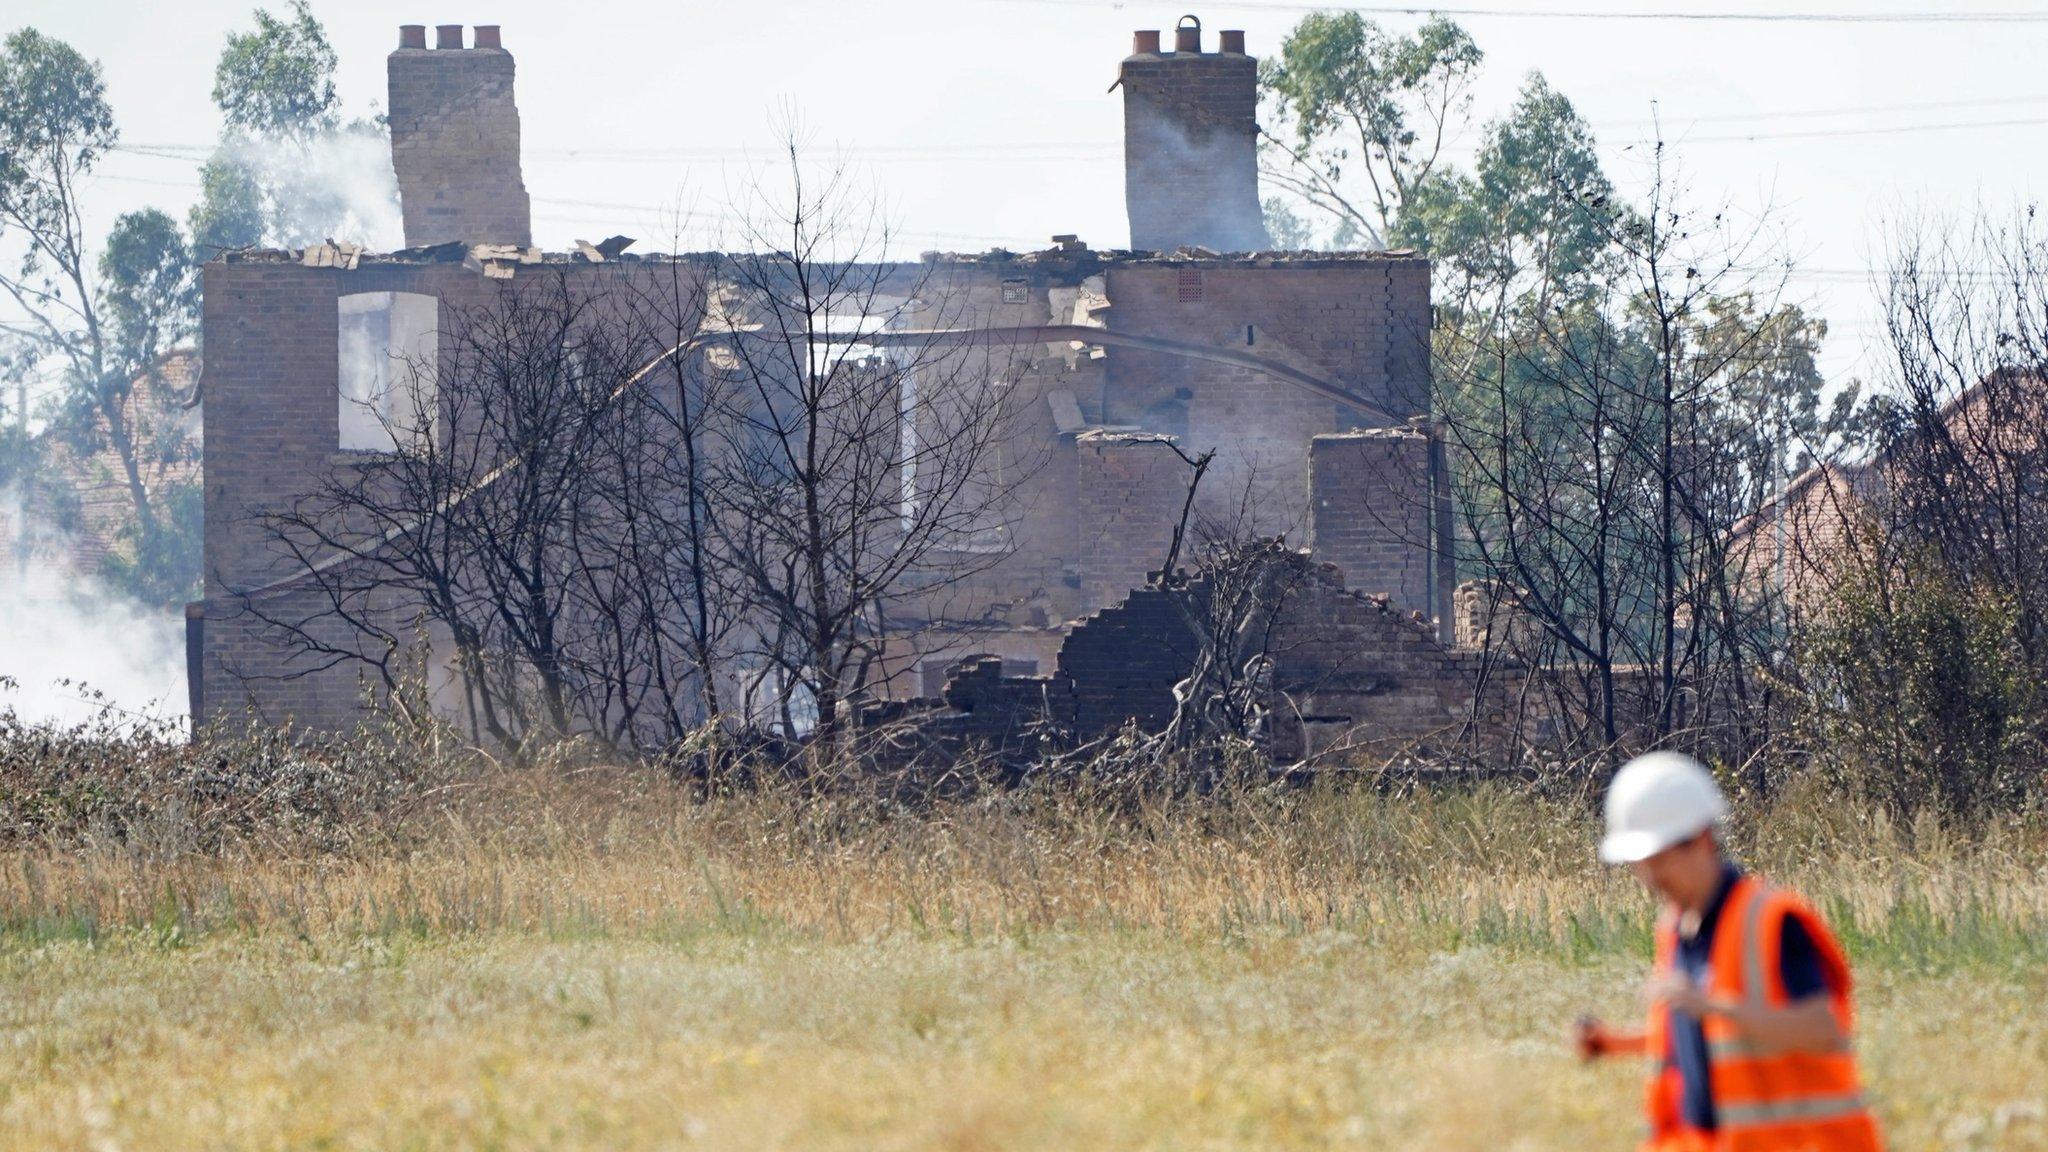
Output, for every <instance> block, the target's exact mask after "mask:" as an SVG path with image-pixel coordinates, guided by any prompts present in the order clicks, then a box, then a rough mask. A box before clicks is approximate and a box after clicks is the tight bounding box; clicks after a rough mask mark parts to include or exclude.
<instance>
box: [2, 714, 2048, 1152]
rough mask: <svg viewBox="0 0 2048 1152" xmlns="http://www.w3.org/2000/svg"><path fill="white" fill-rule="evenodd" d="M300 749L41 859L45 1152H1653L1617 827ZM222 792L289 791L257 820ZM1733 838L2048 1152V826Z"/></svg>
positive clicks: (24, 910) (1869, 1013) (17, 1062)
mask: <svg viewBox="0 0 2048 1152" xmlns="http://www.w3.org/2000/svg"><path fill="white" fill-rule="evenodd" d="M259 751H260V752H261V756H251V755H249V754H248V753H247V751H246V749H238V748H232V747H231V748H217V749H216V750H215V752H214V753H213V755H214V756H215V757H216V759H215V760H214V761H213V762H211V763H205V762H201V763H194V762H192V761H191V760H190V759H189V757H188V756H187V754H186V753H183V752H178V751H175V750H170V749H162V750H157V751H150V750H148V749H144V750H142V752H141V753H139V754H138V755H137V756H136V757H135V758H134V760H132V761H130V762H128V763H126V764H123V765H116V766H114V767H111V768H109V769H108V775H109V776H111V777H112V778H116V779H119V780H121V781H123V782H124V784H125V786H126V787H127V788H128V790H127V791H126V792H118V791H116V790H112V789H108V788H105V787H101V788H100V789H99V790H98V792H97V793H95V794H97V795H99V796H101V799H99V800H97V801H96V802H95V803H96V804H97V805H98V806H97V807H93V808H88V809H81V810H80V814H78V815H74V816H72V817H65V818H59V817H58V816H49V817H48V818H47V819H45V820H44V822H43V823H41V824H39V825H37V826H35V827H32V828H30V827H21V826H15V827H12V828H10V829H8V830H7V831H8V837H7V839H6V840H5V842H4V845H0V1018H4V1021H5V1022H4V1023H0V1152H11V1150H12V1149H17V1148H20V1149H27V1148H36V1149H43V1148H69V1147H77V1148H93V1149H104V1148H110V1147H136V1148H140V1147H151V1148H155V1147H199V1148H207V1147H278V1148H287V1147H290V1148H297V1147H305V1148H312V1147H323V1148H362V1149H371V1148H387V1147H418V1148H534V1149H540V1148H549V1149H554V1148H619V1147H680V1146H689V1147H725V1148H748V1149H753V1148H802V1149H814V1148H828V1149H849V1150H851V1149H862V1150H866V1149H875V1148H904V1149H910V1148H920V1149H922V1148H949V1149H994V1148H1073V1147H1089V1148H1133V1149H1136V1148H1169V1147H1170V1148H1181V1147H1207V1148H1225V1147H1256V1148H1262V1149H1263V1148H1291V1147H1301V1148H1310V1147H1315V1148H1323V1147H1333V1146H1336V1147H1343V1146H1352V1147H1372V1148H1378V1147H1429V1148H1451V1149H1465V1148H1469V1149H1482V1148H1484V1149H1498V1148H1531V1149H1543V1148H1558V1149H1564V1148H1579V1147H1592V1146H1626V1144H1627V1143H1628V1141H1629V1140H1630V1138H1631V1134H1632V1133H1633V1131H1634V1128H1635V1124H1636V1121H1635V1100H1636V1095H1637V1093H1636V1087H1635V1083H1636V1078H1637V1073H1636V1071H1635V1070H1633V1069H1630V1068H1626V1067H1611V1068H1590V1069H1589V1068H1582V1067H1580V1066H1578V1065H1577V1064H1576V1063H1574V1062H1573V1061H1572V1059H1571V1058H1570V1055H1569V1052H1568V1049H1567V1048H1566V1046H1565V1045H1564V1044H1563V1043H1562V1036H1563V1032H1564V1028H1565V1025H1566V1022H1567V1021H1569V1020H1570V1019H1571V1018H1572V1016H1573V1015H1574V1014H1576V1013H1577V1012H1579V1011H1583V1010H1588V1009H1592V1010H1597V1011H1601V1012H1603V1013H1606V1014H1609V1015H1622V1016H1625V1015H1627V1014H1629V1013H1631V1012H1633V1011H1634V1010H1635V1007H1634V1005H1635V986H1636V985H1637V984H1638V983H1639V981H1640V980H1641V978H1642V975H1643V972H1644V969H1645V963H1644V962H1645V960H1646V959H1647V954H1648V950H1649V925H1650V921H1651V914H1652V908H1651V905H1650V902H1649V899H1648V897H1647V896H1645V895H1644V893H1643V892H1642V891H1641V890H1640V888H1639V887H1638V886H1637V885H1636V884H1635V882H1634V881H1633V880H1632V879H1631V878H1630V877H1629V876H1628V875H1627V874H1626V873H1625V872H1617V871H1615V870H1612V869H1606V868H1602V867H1600V866H1598V865H1597V864H1595V863H1594V861H1593V859H1592V854H1591V846H1592V843H1593V839H1594V836H1595V831H1596V829H1595V819H1594V813H1593V811H1592V809H1591V807H1590V806H1589V805H1588V804H1587V803H1586V802H1585V801H1584V800H1583V798H1574V797H1559V796H1557V795H1552V794H1548V793H1545V792H1543V791H1541V790H1537V789H1532V788H1528V787H1522V786H1515V785H1506V784H1499V783H1495V784H1485V785H1479V786H1473V787H1464V788H1455V789H1453V788H1439V789H1434V790H1429V789H1419V790H1408V791H1399V790H1395V791H1388V790H1382V789H1376V788H1372V787H1364V786H1340V785H1336V784H1325V785H1319V786H1315V787H1309V788H1268V787H1257V786H1249V785H1243V786H1232V787H1228V788H1224V789H1222V790H1220V791H1218V792H1216V793H1214V794H1211V795H1207V796H1201V797H1193V796H1188V797H1173V796H1170V795H1167V794H1164V793H1133V792H1131V791H1129V790H1124V789H1104V788H1092V787H1088V786H1085V785H1084V786H1081V787H1062V788H1052V787H1035V788H1024V789H1020V790H1013V791H1006V792H991V793H986V794H983V795H980V796H978V797H975V798H972V799H967V800H957V801H944V802H934V803H927V804H918V805H913V806H905V805H902V804H899V803H896V802H895V801H893V800H890V799H887V798H884V797H878V796H876V795H873V794H861V795H856V794H853V793H850V792H826V793H820V792H818V791H816V790H813V789H806V788H802V787H799V786H796V785H770V786H762V787H756V788H748V789H717V788H707V787H705V786H704V785H703V784H702V783H701V782H699V781H685V780H679V779H678V778H676V777H674V776H672V775H670V774H668V773H667V772H664V771H660V770H656V769H648V768H626V767H607V766H589V765H581V766H579V765H577V764H575V763H574V762H573V761H569V760H564V761H561V762H557V763H550V764H544V765H542V766H539V767H533V768H524V769H514V768H506V767H499V766H494V765H491V764H489V763H486V762H478V761H473V760H457V759H454V758H446V757H438V756H435V755H414V756H413V758H412V759H410V760H399V759H396V757H398V756H400V755H409V754H406V753H403V752H402V751H401V752H398V753H393V754H392V756H393V760H391V761H389V762H387V761H382V760H380V758H379V757H380V753H378V752H377V750H376V749H375V748H373V747H372V748H356V749H353V750H349V751H347V752H345V753H338V754H334V758H332V759H327V758H323V757H324V756H326V755H327V754H324V753H323V754H317V755H316V754H311V753H307V752H304V751H303V750H292V749H289V748H286V747H283V746H277V745H270V744H262V745H261V746H260V748H259ZM93 756H94V757H95V758H92V759H90V760H89V763H90V764H91V765H94V766H98V765H107V764H110V763H111V762H112V761H113V760H114V759H117V757H116V756H115V754H113V753H108V752H105V751H104V750H101V751H100V752H95V753H94V754H93ZM222 760H225V761H227V762H228V763H227V766H226V767H225V768H224V767H223V766H222V763H221V761H222ZM251 760H255V761H256V762H258V764H259V768H258V769H248V768H247V767H246V764H247V763H249V762H250V761H251ZM7 763H10V761H8V759H7V756H6V754H5V753H4V752H0V765H5V764H7ZM11 763H13V764H15V765H17V766H19V765H22V764H26V763H28V760H27V758H17V759H15V760H13V761H11ZM387 763H388V764H389V766H391V767H392V772H391V774H390V777H389V778H388V779H377V778H363V777H356V776H350V775H348V774H346V773H344V772H341V771H339V768H338V766H341V767H346V768H348V769H349V770H351V771H354V772H358V773H376V772H379V771H380V770H381V767H380V765H386V764H387ZM263 765H267V767H263ZM74 768H75V765H74ZM74 768H66V767H64V766H63V764H61V763H58V762H53V761H48V760H45V761H39V762H36V763H35V765H34V767H33V769H32V770H26V769H25V770H22V771H16V772H13V773H11V774H4V773H0V788H6V789H8V790H9V792H8V794H7V795H6V796H0V805H6V804H13V805H17V806H18V808H19V810H26V809H28V808H30V807H33V808H35V810H37V811H41V812H43V813H45V814H46V815H47V814H50V813H53V812H58V813H61V806H57V807H55V808H53V807H52V806H51V805H50V804H49V803H48V802H47V800H46V799H39V798H37V797H35V796H30V795H28V794H27V793H29V792H30V791H32V790H33V789H38V788H39V789H43V790H44V791H45V793H48V792H49V791H50V790H52V789H54V790H55V791H57V792H59V793H62V794H66V795H77V794H79V793H78V792H77V789H78V788H79V787H80V785H79V782H78V780H77V777H78V776H79V773H78V772H77V771H75V770H74ZM98 771H99V769H98V768H97V767H94V768H93V769H92V772H89V773H87V775H91V774H93V773H96V772H98ZM223 771H229V772H233V773H239V774H240V775H239V778H240V779H242V780H244V781H253V782H256V784H257V785H259V786H263V785H264V784H265V783H266V782H269V783H277V784H278V791H277V792H276V793H275V794H274V795H273V796H272V797H271V798H270V799H251V798H249V797H247V796H242V795H236V794H232V793H222V792H220V791H219V790H218V789H216V788H215V787H214V785H212V784H209V783H207V781H208V780H210V779H212V777H211V776H209V775H208V773H213V774H218V773H221V772H223ZM279 782H281V783H279ZM210 789H211V791H210ZM209 797H211V798H210V799H209ZM1729 834H1730V840H1731V844H1732V846H1733V850H1734V851H1735V852H1736V853H1737V855H1738V856H1739V857H1741V858H1742V859H1743V860H1744V861H1745V862H1746V863H1748V864H1749V865H1750V866H1751V867H1753V868H1755V869H1756V870H1758V871H1760V872H1762V873H1764V874H1766V875H1768V876H1770V877H1772V878H1773V879H1776V880H1778V881H1780V882H1783V883H1786V884H1789V885H1791V886H1793V887H1795V888H1797V889H1799V890H1800V891H1802V892H1804V893H1806V894H1807V895H1808V896H1809V897H1810V898H1812V899H1813V900H1814V901H1815V902H1816V903H1818V904H1819V905H1820V907H1821V908H1822V910H1823V911H1824V913H1825V914H1826V915H1827V916H1828V917H1829V919H1830V920H1831V922H1833V923H1834V924H1835V926H1836V928H1837V929H1838V931H1840V933H1841V934H1842V936H1843V937H1844V939H1845V941H1846V942H1847V944H1848V946H1849V948H1850V951H1851V953H1852V956H1853V959H1854V961H1855V964H1856V968H1857V974H1858V976H1859V978H1860V980H1861V981H1862V987H1863V991H1862V993H1861V994H1860V996H1859V1001H1860V1007H1861V1008H1862V1010H1863V1020H1864V1022H1865V1023H1864V1028H1863V1038H1862V1047H1863V1051H1864V1055H1865V1063H1866V1068H1867V1070H1868V1072H1869V1074H1870V1078H1871V1081H1872V1087H1873V1092H1874V1094H1875V1096H1876V1098H1877V1099H1878V1101H1879V1104H1880V1109H1881V1112H1882V1115H1883V1116H1884V1118H1885V1121H1886V1123H1887V1125H1888V1126H1889V1128H1890V1129H1891V1131H1892V1134H1893V1137H1894V1142H1895V1145H1896V1146H1897V1147H1901V1148H1908V1147H1911V1148H1918V1147H1955V1148H2042V1147H2048V1112H2043V1111H2041V1110H2040V1109H2039V1105H2038V1101H2039V1085H2040V1084H2041V1083H2042V1082H2044V1081H2048V1046H2044V1045H2043V1043H2042V1041H2041V1037H2042V1036H2044V1035H2048V1010H2044V1009H2043V1008H2042V1007H2041V1005H2042V1004H2043V1003H2048V978H2044V976H2043V973H2044V972H2048V965H2044V963H2043V962H2044V961H2048V944H2044V941H2048V828H2044V826H2043V825H2042V823H2041V822H2040V821H2039V820H2038V819H2036V818H2033V817H2029V816H2015V817H2011V818H2008V819H2004V820H1999V821H1991V822H1984V823H1979V824H1975V825H1972V826H1969V827H1959V826H1956V825H1952V824H1944V823H1942V822H1941V821H1939V820H1937V819H1935V818H1932V817H1924V818H1921V819H1918V820H1914V821H1908V822H1901V821H1898V820H1896V819H1893V818H1891V817H1889V816H1887V815H1885V813H1884V810H1883V809H1879V808H1875V807H1869V806H1864V805H1860V804H1856V803H1853V802H1847V801H1844V800H1842V799H1841V798H1839V797H1835V796H1830V795H1825V794H1821V793H1818V792H1807V793H1800V792H1796V791H1795V792H1793V793H1790V794H1785V795H1781V796H1779V797H1777V798H1776V799H1775V800H1774V801H1773V802H1772V803H1770V804H1768V805H1765V804H1756V803H1743V804H1740V805H1739V806H1738V815H1737V817H1736V819H1735V820H1734V822H1733V823H1732V826H1731V828H1730V830H1729Z"/></svg>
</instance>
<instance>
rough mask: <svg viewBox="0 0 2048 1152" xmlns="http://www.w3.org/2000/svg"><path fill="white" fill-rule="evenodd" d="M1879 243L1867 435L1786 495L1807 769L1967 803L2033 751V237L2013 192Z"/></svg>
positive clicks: (2042, 565) (1905, 803)
mask: <svg viewBox="0 0 2048 1152" xmlns="http://www.w3.org/2000/svg"><path fill="white" fill-rule="evenodd" d="M1888 246H1889V252H1888V253H1887V257H1888V265H1889V266H1888V268H1887V273H1886V278H1885V284H1884V288H1885V297H1884V301H1885V305H1886V313H1885V323H1886V332H1887V336H1888V338H1889V340H1888V342H1889V344H1890V349H1889V352H1890V356H1889V357H1888V363H1887V364H1886V365H1885V372H1884V376H1883V377H1882V378H1881V380H1880V383H1881V385H1882V387H1881V389H1880V391H1879V392H1878V393H1877V395H1876V397H1875V399H1876V402H1877V417H1876V419H1874V420H1873V421H1872V424H1873V437H1872V448H1871V451H1870V453H1869V455H1868V456H1867V457H1865V458H1863V459H1861V460H1858V461H1854V462H1852V463H1851V465H1850V466H1848V467H1845V468H1842V469H1839V470H1838V471H1837V473H1836V474H1834V475H1831V476H1830V477H1829V480H1830V481H1831V482H1830V483H1829V484H1827V485H1824V486H1823V485H1818V484H1816V485H1814V486H1812V488H1811V490H1810V492H1809V493H1808V494H1807V496H1808V498H1807V501H1806V502H1805V505H1803V506H1802V507H1801V508H1798V509H1793V510H1788V511H1799V512H1803V513H1804V515H1803V516H1802V517H1801V518H1800V519H1799V520H1798V521H1796V522H1795V523H1793V524H1792V525H1791V529H1790V530H1791V531H1792V532H1793V534H1794V544H1795V546H1794V547H1792V548H1788V549H1787V551H1788V552H1790V553H1791V554H1792V556H1793V558H1794V560H1795V562H1797V563H1798V565H1799V568H1798V573H1797V574H1798V578H1799V579H1798V583H1799V584H1801V585H1803V586H1804V591H1805V595H1804V596H1803V598H1802V599H1803V602H1804V606H1805V607H1806V609H1807V610H1806V611H1805V612H1803V613H1802V617H1803V618H1802V619H1801V621H1800V624H1801V628H1800V629H1799V632H1798V641H1799V643H1798V651H1799V656H1800V660H1799V666H1798V670H1799V672H1800V673H1801V683H1800V686H1801V688H1802V689H1803V690H1804V693H1805V702H1806V704H1807V708H1806V710H1805V718H1806V719H1807V720H1808V722H1809V723H1810V724H1811V726H1812V729H1811V730H1812V732H1813V735H1814V737H1815V739H1814V745H1815V747H1816V749H1817V750H1819V751H1820V755H1819V756H1818V757H1817V759H1818V761H1819V763H1820V764H1821V766H1822V767H1823V768H1825V769H1827V770H1829V771H1831V772H1833V773H1835V774H1837V775H1840V776H1842V777H1844V778H1845V779H1847V780H1848V781H1849V782H1851V783H1852V784H1854V785H1855V786H1857V787H1859V788H1860V789H1862V790H1864V791H1865V792H1867V793H1868V794H1870V795H1872V796H1874V797H1875V798H1877V799H1880V800H1882V801H1884V802H1887V803H1889V804H1892V805H1893V806H1895V807H1896V808H1897V809H1898V810H1900V811H1902V812H1911V811H1914V810H1917V809H1918V808H1920V807H1924V806H1927V805H1929V804H1933V805H1935V806H1937V807H1939V808H1941V809H1943V810H1945V811H1947V812H1950V813H1955V814H1963V815H1968V814H1972V813H1976V812H1981V811H1983V810H1985V809H1987V808H1992V807H1998V806H2003V805H2006V804H2010V803H2016V802H2024V801H2028V800H2031V799H2034V798H2037V797H2038V795H2039V787H2040V779H2041V776H2040V766H2041V764H2042V763H2043V761H2044V759H2048V751H2044V750H2048V732H2044V730H2043V727H2042V724H2041V715H2042V712H2041V701H2042V700H2043V698H2044V690H2048V663H2044V661H2048V634H2044V630H2048V551H2044V545H2048V491H2044V487H2043V484H2042V480H2041V477H2042V475H2043V468H2044V466H2048V442H2044V440H2043V434H2042V429H2043V428H2044V427H2048V383H2044V382H2048V236H2044V235H2043V233H2042V231H2041V228H2040V225H2039V223H2038V222H2037V219H2036V215H2035V212H2034V210H2033V209H2032V208H2028V209H2026V210H2024V211H2022V212H2019V213H2016V214H2014V215H2013V216H2011V217H2009V218H2004V219H1996V218H1991V217H1979V218H1978V219H1976V220H1975V221H1973V222H1971V223H1969V224H1967V225H1961V226H1957V225H1950V224H1939V223H1935V224H1928V223H1913V224H1909V225H1905V226H1902V227H1901V228H1900V229H1899V230H1898V231H1896V232H1895V233H1893V234H1892V235H1891V236H1890V237H1889V238H1888Z"/></svg>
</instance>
